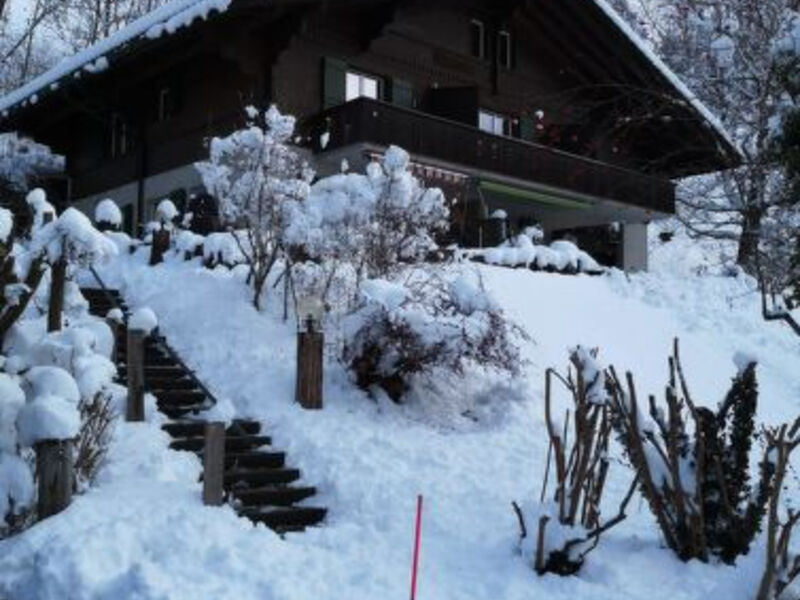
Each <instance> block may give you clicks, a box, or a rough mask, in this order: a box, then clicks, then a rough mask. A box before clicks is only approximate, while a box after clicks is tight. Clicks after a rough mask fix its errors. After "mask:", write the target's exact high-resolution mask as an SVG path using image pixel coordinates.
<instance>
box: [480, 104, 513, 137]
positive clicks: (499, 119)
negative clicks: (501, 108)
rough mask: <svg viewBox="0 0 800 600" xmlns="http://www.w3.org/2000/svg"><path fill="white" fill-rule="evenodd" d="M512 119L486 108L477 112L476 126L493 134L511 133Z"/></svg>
mask: <svg viewBox="0 0 800 600" xmlns="http://www.w3.org/2000/svg"><path fill="white" fill-rule="evenodd" d="M511 124H512V121H511V119H510V118H509V117H507V116H505V115H501V114H499V113H494V112H491V111H488V110H481V111H480V112H479V113H478V128H479V129H481V130H482V131H487V132H489V133H494V134H495V135H509V136H510V135H511V133H512V130H511Z"/></svg>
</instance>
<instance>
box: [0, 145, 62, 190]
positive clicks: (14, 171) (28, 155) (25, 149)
mask: <svg viewBox="0 0 800 600" xmlns="http://www.w3.org/2000/svg"><path fill="white" fill-rule="evenodd" d="M63 170H64V157H63V156H58V155H56V154H53V153H52V152H51V150H50V148H48V147H47V146H44V145H42V144H38V143H36V142H34V141H33V140H31V139H29V138H25V137H20V136H19V135H18V134H17V133H14V132H10V133H0V187H1V186H2V185H3V184H5V185H7V186H8V187H10V188H11V189H14V190H18V191H25V190H27V189H28V183H29V181H30V179H31V178H32V177H34V176H36V175H38V174H42V173H55V172H60V171H63Z"/></svg>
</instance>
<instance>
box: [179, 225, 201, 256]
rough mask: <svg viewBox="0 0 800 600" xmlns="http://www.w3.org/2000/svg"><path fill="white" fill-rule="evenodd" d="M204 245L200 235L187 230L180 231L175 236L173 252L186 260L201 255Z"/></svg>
mask: <svg viewBox="0 0 800 600" xmlns="http://www.w3.org/2000/svg"><path fill="white" fill-rule="evenodd" d="M204 243H205V238H204V237H203V236H202V235H198V234H196V233H193V232H192V231H189V230H188V229H181V230H179V231H178V233H177V234H176V235H175V250H176V251H177V252H178V253H179V254H180V255H181V256H183V258H184V259H186V260H189V259H191V258H193V257H195V256H198V254H202V250H203V244H204Z"/></svg>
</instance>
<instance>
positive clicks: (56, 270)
mask: <svg viewBox="0 0 800 600" xmlns="http://www.w3.org/2000/svg"><path fill="white" fill-rule="evenodd" d="M66 284H67V260H66V259H65V258H63V257H62V258H59V259H58V260H57V261H56V262H55V263H54V264H53V266H52V268H51V269H50V302H49V305H48V310H47V331H48V332H50V331H60V330H61V313H62V312H63V311H64V288H65V287H66Z"/></svg>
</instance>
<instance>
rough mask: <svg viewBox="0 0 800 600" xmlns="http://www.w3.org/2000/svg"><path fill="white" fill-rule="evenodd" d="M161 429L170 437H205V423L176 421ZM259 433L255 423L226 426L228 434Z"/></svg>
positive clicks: (234, 422) (237, 422)
mask: <svg viewBox="0 0 800 600" xmlns="http://www.w3.org/2000/svg"><path fill="white" fill-rule="evenodd" d="M161 429H163V430H164V431H166V432H167V433H168V434H170V435H171V436H172V437H197V436H202V435H205V431H206V422H205V421H176V422H174V423H167V424H165V425H162V427H161ZM259 431H261V425H260V424H259V423H258V422H257V421H233V422H232V423H231V424H230V426H228V428H227V430H226V433H228V434H239V435H242V434H250V435H255V434H257V433H258V432H259Z"/></svg>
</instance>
